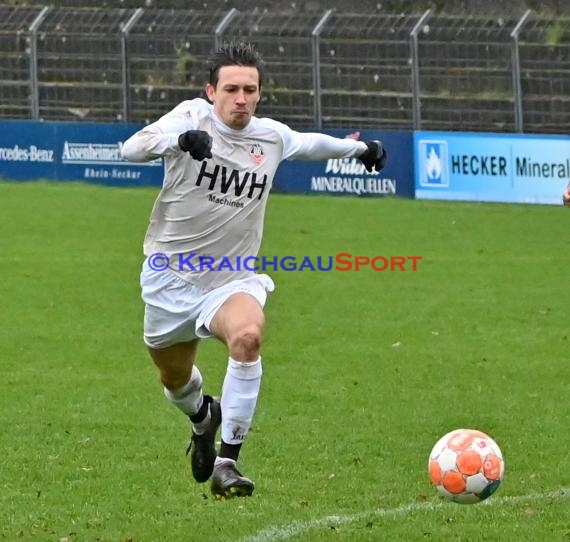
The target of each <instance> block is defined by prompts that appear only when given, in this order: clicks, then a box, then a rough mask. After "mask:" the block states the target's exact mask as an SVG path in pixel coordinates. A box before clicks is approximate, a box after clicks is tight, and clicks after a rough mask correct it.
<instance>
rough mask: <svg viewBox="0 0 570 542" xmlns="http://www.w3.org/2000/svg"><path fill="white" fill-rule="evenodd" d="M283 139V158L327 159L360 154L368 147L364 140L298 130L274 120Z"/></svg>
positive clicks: (275, 127) (274, 125) (275, 126)
mask: <svg viewBox="0 0 570 542" xmlns="http://www.w3.org/2000/svg"><path fill="white" fill-rule="evenodd" d="M272 126H273V128H274V129H275V130H277V132H279V135H280V136H281V139H282V140H283V158H282V159H283V160H327V159H329V158H351V157H353V156H360V155H361V154H362V153H363V152H365V151H366V149H367V148H368V147H367V146H366V144H365V143H364V142H363V141H355V140H354V139H348V138H347V139H342V138H338V137H332V136H329V135H327V134H320V133H317V132H297V131H295V130H292V129H291V128H289V127H288V126H287V125H285V124H282V123H280V122H276V121H273V122H272Z"/></svg>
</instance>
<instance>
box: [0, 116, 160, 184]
mask: <svg viewBox="0 0 570 542" xmlns="http://www.w3.org/2000/svg"><path fill="white" fill-rule="evenodd" d="M140 128H141V126H138V125H133V124H83V123H79V122H35V121H2V122H0V177H3V178H6V179H15V180H33V179H57V180H76V181H77V180H83V181H88V182H96V183H100V184H109V185H120V186H133V185H138V186H141V185H158V186H160V185H161V184H162V179H163V176H164V172H163V167H162V161H161V160H154V161H152V162H147V163H144V164H133V163H130V162H127V161H125V160H123V159H122V158H121V146H122V144H123V141H125V140H126V139H127V138H128V137H130V136H131V135H132V134H133V133H135V132H136V131H137V130H139V129H140Z"/></svg>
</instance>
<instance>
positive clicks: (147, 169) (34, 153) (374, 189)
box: [0, 120, 414, 197]
mask: <svg viewBox="0 0 570 542" xmlns="http://www.w3.org/2000/svg"><path fill="white" fill-rule="evenodd" d="M141 127H142V126H140V125H136V124H87V123H85V124H84V123H78V122H36V121H9V120H8V121H0V177H2V178H6V179H15V180H34V179H57V180H83V181H88V182H94V183H99V184H108V185H117V186H148V185H152V186H161V185H162V180H163V175H164V171H163V165H162V161H161V160H155V161H153V162H149V163H145V164H133V163H130V162H127V161H125V160H123V159H122V158H121V146H122V143H123V141H125V140H126V139H127V138H129V137H130V136H131V135H132V134H133V133H135V132H136V131H137V130H139V129H140V128H141ZM326 133H328V134H330V135H334V136H336V137H345V136H346V135H347V131H346V130H344V131H342V130H328V131H326ZM360 139H361V140H369V139H379V140H381V141H382V142H383V143H384V145H385V147H386V149H387V152H388V163H387V165H386V168H385V169H384V171H382V172H381V173H377V172H373V173H368V172H367V171H366V170H365V169H364V166H363V165H362V163H361V162H360V161H359V160H358V159H356V158H344V159H333V160H325V161H320V162H303V161H287V162H284V163H283V164H282V165H281V166H280V168H279V169H278V171H277V174H276V176H275V180H274V190H275V191H276V192H285V193H289V192H291V193H306V194H311V193H314V194H317V193H331V194H345V195H355V196H385V195H400V196H407V197H413V195H414V181H413V179H414V176H413V162H412V140H413V138H412V133H411V132H395V131H383V132H372V131H370V132H362V133H361V134H360Z"/></svg>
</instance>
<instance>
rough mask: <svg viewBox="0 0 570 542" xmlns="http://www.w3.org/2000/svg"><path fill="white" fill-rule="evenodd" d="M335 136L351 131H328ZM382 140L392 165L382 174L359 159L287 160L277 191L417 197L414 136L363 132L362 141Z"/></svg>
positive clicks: (404, 133)
mask: <svg viewBox="0 0 570 542" xmlns="http://www.w3.org/2000/svg"><path fill="white" fill-rule="evenodd" d="M324 133H326V134H329V135H333V136H335V137H345V136H346V135H347V134H348V131H347V130H325V131H324ZM371 139H379V140H380V141H382V143H383V144H384V146H385V148H386V152H387V153H388V162H387V164H386V167H385V169H384V170H383V171H382V172H380V173H377V172H373V173H368V172H367V171H366V169H365V168H364V166H363V165H362V162H360V160H358V159H357V158H342V159H331V160H324V161H319V162H301V161H296V160H291V161H285V162H283V163H282V164H281V165H280V166H279V169H278V170H277V174H276V175H275V182H274V189H275V190H276V191H277V192H285V193H303V194H340V195H353V196H390V195H398V196H406V197H410V198H413V197H414V171H413V154H412V153H413V149H412V141H413V137H412V133H411V132H397V131H381V132H376V131H362V132H361V133H360V140H362V141H368V140H371Z"/></svg>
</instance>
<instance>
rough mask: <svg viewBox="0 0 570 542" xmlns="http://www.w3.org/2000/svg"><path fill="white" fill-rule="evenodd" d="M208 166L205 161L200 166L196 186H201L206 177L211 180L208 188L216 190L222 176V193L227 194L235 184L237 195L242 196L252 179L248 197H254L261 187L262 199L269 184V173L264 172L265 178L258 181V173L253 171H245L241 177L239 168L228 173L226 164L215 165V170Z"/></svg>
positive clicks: (260, 194) (259, 195) (258, 196)
mask: <svg viewBox="0 0 570 542" xmlns="http://www.w3.org/2000/svg"><path fill="white" fill-rule="evenodd" d="M207 167H208V162H207V161H203V162H202V167H201V168H200V173H199V174H198V178H197V179H196V186H201V185H202V180H203V179H204V178H206V179H209V180H210V181H209V182H210V184H209V185H208V190H214V189H215V188H216V183H217V182H218V177H221V178H220V192H221V193H222V194H227V192H228V190H229V189H230V187H231V186H232V184H233V185H234V191H235V195H236V196H241V195H242V193H243V191H244V190H245V188H246V186H247V184H248V181H250V183H249V191H248V193H247V197H248V198H250V199H253V197H254V194H255V192H256V189H260V190H259V194H258V195H257V199H261V196H262V195H263V192H264V191H265V187H266V185H267V174H264V175H263V180H262V181H260V182H258V180H257V175H256V174H255V173H254V172H251V171H246V172H244V175H243V178H242V179H240V175H239V174H240V172H239V170H237V169H232V170H231V171H230V172H229V175H228V170H227V168H226V167H225V166H220V165H216V166H214V170H213V171H207V170H206V168H207Z"/></svg>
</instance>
